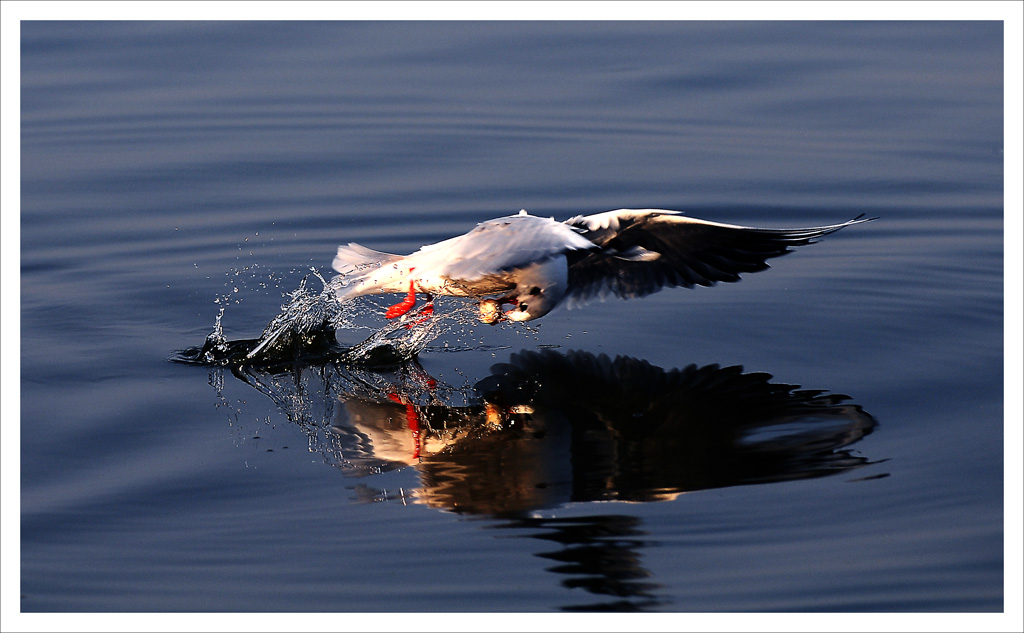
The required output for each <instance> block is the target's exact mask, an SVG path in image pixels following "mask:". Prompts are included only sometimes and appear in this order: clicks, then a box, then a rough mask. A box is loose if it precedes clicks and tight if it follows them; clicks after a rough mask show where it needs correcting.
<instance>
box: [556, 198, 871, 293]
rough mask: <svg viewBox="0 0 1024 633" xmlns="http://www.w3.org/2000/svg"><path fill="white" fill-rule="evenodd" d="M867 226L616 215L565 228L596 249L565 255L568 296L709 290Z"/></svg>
mask: <svg viewBox="0 0 1024 633" xmlns="http://www.w3.org/2000/svg"><path fill="white" fill-rule="evenodd" d="M871 219H874V218H869V219H861V218H860V217H857V218H854V219H853V220H850V221H848V222H843V223H842V224H832V225H829V226H817V227H809V228H800V229H763V228H753V227H745V226H735V225H731V224H719V223H717V222H708V221H705V220H698V219H696V218H688V217H686V216H683V215H680V214H679V212H677V211H665V210H661V209H620V210H618V211H609V212H606V213H599V214H596V215H589V216H577V217H575V218H571V219H569V220H566V224H567V225H569V226H571V227H574V228H575V229H576V230H578V231H579V232H580V235H581V236H582V237H586V238H588V239H590V240H591V241H593V242H594V243H595V244H597V245H598V246H599V247H600V248H599V249H593V250H588V251H579V252H575V253H571V254H569V295H570V296H571V297H572V298H573V299H575V300H577V301H580V300H587V299H590V298H592V297H595V296H603V295H606V294H609V293H611V294H615V295H618V296H620V297H625V298H632V297H642V296H644V295H649V294H651V293H654V292H657V291H658V290H661V289H662V288H664V287H666V286H667V287H673V286H685V287H687V288H692V287H693V286H712V285H714V284H715V283H718V282H720V281H721V282H732V281H739V279H740V273H749V272H756V271H759V270H764V269H766V268H768V264H767V263H766V260H767V259H770V258H772V257H778V256H780V255H785V254H786V253H788V252H790V247H793V246H803V245H804V244H809V243H811V242H813V241H814V240H815V239H816V238H819V237H821V236H823V235H828V234H829V233H833V232H835V231H838V230H839V229H842V228H843V227H846V226H850V225H851V224H859V223H861V222H867V221H869V220H871Z"/></svg>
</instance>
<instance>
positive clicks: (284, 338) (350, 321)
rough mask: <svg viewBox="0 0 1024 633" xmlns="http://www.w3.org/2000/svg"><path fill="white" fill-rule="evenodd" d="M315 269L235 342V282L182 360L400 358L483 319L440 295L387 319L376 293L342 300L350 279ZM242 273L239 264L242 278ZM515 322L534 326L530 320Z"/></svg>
mask: <svg viewBox="0 0 1024 633" xmlns="http://www.w3.org/2000/svg"><path fill="white" fill-rule="evenodd" d="M309 270H310V272H309V273H307V274H306V275H305V276H304V277H303V278H302V280H301V281H300V282H299V286H298V288H296V289H295V290H294V291H292V292H290V293H287V294H286V295H285V296H286V297H287V301H286V302H285V303H284V304H283V305H282V306H281V311H280V313H279V314H278V315H277V316H275V317H274V318H273V319H272V320H271V321H270V322H269V323H268V324H267V326H266V327H265V328H264V329H263V332H262V333H261V334H260V336H259V337H258V338H255V339H243V340H237V341H229V340H228V339H227V337H226V336H225V334H224V327H223V318H224V314H225V309H226V307H227V305H228V304H238V303H240V302H241V299H242V297H241V296H239V292H240V291H239V288H238V284H237V283H231V284H230V285H231V287H232V290H231V291H230V293H228V294H225V295H224V296H221V297H218V298H217V299H216V300H215V303H217V304H218V305H219V306H220V310H219V312H218V314H217V318H216V321H215V322H214V328H213V331H212V332H210V334H209V335H207V337H206V340H205V341H204V343H203V345H202V346H201V347H193V348H189V349H186V350H183V351H181V352H179V354H178V355H177V356H176V357H175V358H174V360H176V361H179V362H186V363H195V364H206V365H222V366H240V365H250V366H252V365H258V366H269V365H279V364H284V363H294V362H296V361H306V362H329V361H340V362H342V363H345V364H363V365H395V364H401V363H404V362H407V361H409V360H411V359H413V358H415V357H416V356H417V355H418V354H419V353H421V352H422V351H423V350H424V349H426V347H427V346H428V345H429V344H430V343H431V342H432V341H434V340H436V339H437V338H439V337H441V336H443V335H446V334H449V333H453V332H454V333H455V334H456V335H458V337H459V338H462V337H463V335H465V334H466V333H467V332H468V331H470V330H471V329H472V328H474V327H476V326H477V325H478V324H479V319H478V308H477V305H476V302H474V301H466V300H464V299H454V298H448V297H439V298H437V299H435V300H434V301H433V302H431V303H429V304H426V305H423V306H421V307H420V308H419V309H418V310H413V311H411V312H409V313H408V314H406V315H404V316H403V317H401V318H400V319H385V318H384V312H385V308H384V307H382V305H380V304H379V303H378V300H376V299H374V298H372V297H358V298H356V299H352V300H346V301H339V300H338V298H337V296H338V291H339V290H340V289H341V288H343V287H344V286H345V284H346V279H345V277H344V276H343V275H338V276H336V277H333V278H331V279H330V280H329V281H328V280H327V279H325V278H324V277H323V275H321V273H320V272H319V271H318V270H317V269H315V268H310V269H309ZM238 274H239V272H238V271H235V277H236V278H237V277H238ZM315 280H316V281H319V282H320V284H321V288H320V289H319V290H317V289H316V288H315V287H312V286H313V284H312V283H311V282H313V281H315ZM264 287H265V286H264ZM435 305H436V306H437V309H436V310H435V309H434V306H435ZM363 322H372V323H373V325H372V326H367V325H363V324H362V323H363ZM512 326H513V327H516V328H517V329H525V330H526V331H533V330H532V328H523V327H522V324H512ZM360 329H367V330H370V334H369V336H367V337H366V338H365V339H363V340H362V341H360V342H358V343H356V344H353V345H350V346H345V345H342V344H341V343H339V342H338V339H337V337H336V334H337V333H338V332H344V333H346V334H348V333H350V332H352V331H355V330H360Z"/></svg>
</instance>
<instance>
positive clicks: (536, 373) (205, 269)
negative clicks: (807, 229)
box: [5, 22, 1006, 612]
mask: <svg viewBox="0 0 1024 633" xmlns="http://www.w3.org/2000/svg"><path fill="white" fill-rule="evenodd" d="M21 37H22V60H21V71H22V77H21V89H22V101H21V125H22V128H21V161H22V163H21V169H22V172H21V173H22V179H21V186H22V194H21V195H22V197H21V203H22V207H21V297H20V299H21V358H20V361H21V610H22V611H23V612H73V611H84V612H151V611H171V612H176V611H188V612H195V611H199V612H204V611H260V612H264V611H266V612H270V611H284V612H307V611H310V612H323V611H329V612H441V611H455V612H465V611H473V612H493V611H503V612H504V611H508V612H536V611H541V612H545V611H581V610H582V611H591V610H615V611H669V612H705V611H706V612H745V611H769V612H788V611H813V612H838V611H844V612H846V611H848V612H929V611H942V612H947V611H949V612H952V611H956V612H961V611H969V612H998V611H1002V610H1003V608H1004V598H1005V597H1006V596H1004V593H1003V572H1004V551H1003V534H1004V528H1003V519H1004V509H1003V492H1004V488H1003V486H1004V482H1003V354H1004V341H1003V213H1004V209H1003V193H1002V192H1003V178H1004V175H1003V118H1002V117H1003V106H1002V100H1003V83H1002V77H1003V62H1002V50H1003V30H1002V25H1001V23H998V22H929V23H924V22H921V23H906V22H859V23H853V22H850V23H833V22H759V23H753V22H752V23H746V22H736V23H718V22H707V23H676V22H667V23H647V22H629V23H625V22H593V23H574V22H558V23H546V22H522V23H518V22H517V23H497V22H495V23H489V22H474V23H464V22H459V23H456V22H433V23H405V22H397V23H377V22H361V23H345V22H339V23H311V22H289V23H275V22H260V23H236V22H145V23H142V22H116V23H115V22H90V23H68V22H25V23H23V25H22V28H21ZM621 207H635V208H646V207H655V208H670V209H680V210H684V211H686V212H687V213H689V214H691V215H694V216H697V217H701V218H705V219H710V220H715V221H720V222H728V223H735V224H748V225H758V226H770V227H796V226H813V225H821V224H831V223H836V222H841V221H844V220H847V219H849V218H852V217H854V216H857V215H859V214H861V213H866V214H869V215H871V216H878V217H879V218H880V219H879V220H877V221H875V222H872V223H868V224H864V225H859V226H855V227H851V228H848V229H845V230H843V231H841V232H839V233H837V234H834V235H831V236H829V237H827V238H824V239H823V240H822V241H821V242H820V243H818V244H816V245H813V246H808V247H806V248H801V249H799V250H798V251H797V252H795V253H794V254H791V255H789V256H787V257H785V258H782V259H777V260H773V261H772V269H771V270H769V271H766V272H762V273H757V274H753V275H748V276H746V277H745V278H744V280H743V281H742V282H741V283H738V284H725V285H722V286H718V287H715V288H712V289H707V288H698V289H696V290H686V289H672V290H666V291H663V292H661V293H659V294H657V295H654V296H651V297H648V298H646V299H641V300H635V301H620V300H608V301H604V302H596V303H592V304H590V305H588V306H587V307H586V308H584V309H575V310H568V309H565V308H560V309H558V310H556V311H555V312H553V313H552V314H550V315H548V316H547V317H545V318H544V319H542V320H540V321H538V322H534V323H532V324H530V325H531V327H529V328H524V327H522V326H513V325H502V326H498V327H488V326H484V325H478V326H475V327H471V326H459V327H456V328H453V329H452V330H451V331H450V332H447V333H445V334H444V335H442V336H439V337H438V338H437V339H435V340H433V341H431V343H430V344H429V345H428V347H427V348H426V349H425V350H424V351H423V352H422V353H421V354H420V355H419V357H418V360H417V362H415V363H410V364H407V365H405V366H402V367H398V368H388V369H386V370H379V371H377V370H371V369H368V368H365V367H350V366H346V365H343V364H337V363H321V364H309V363H304V364H293V365H291V366H287V367H279V368H276V369H275V370H274V371H261V370H258V369H249V370H247V371H236V372H232V371H231V370H230V369H228V368H222V367H207V366H196V365H183V364H180V363H175V362H172V358H173V357H174V356H175V354H176V352H178V351H179V350H182V349H185V348H187V347H190V346H194V345H200V344H202V342H203V340H204V339H205V337H206V336H207V334H209V333H210V332H211V331H212V330H213V328H214V323H215V320H216V318H217V316H218V314H219V312H220V310H221V309H223V310H224V313H223V318H222V324H223V328H224V332H225V335H226V336H227V338H229V339H240V338H252V337H256V336H258V335H259V334H260V332H261V331H262V329H263V328H264V326H266V325H267V323H268V322H269V321H270V320H271V319H272V318H274V317H275V316H276V315H277V314H278V312H279V311H280V308H281V306H282V304H284V303H285V302H287V300H288V296H287V295H288V294H289V293H292V292H294V291H296V289H297V288H299V285H300V283H301V281H302V278H303V277H305V276H306V275H308V274H309V273H310V269H311V268H312V269H316V270H317V271H320V272H321V273H322V274H324V275H325V276H329V275H330V272H331V271H330V265H331V260H332V258H333V256H334V252H335V250H336V248H337V245H338V244H341V243H347V242H350V241H355V242H359V243H361V244H364V245H366V246H369V247H371V248H375V249H380V250H386V251H392V252H400V253H407V252H411V251H413V250H415V249H416V248H418V247H419V246H420V245H422V244H425V243H429V242H435V241H438V240H441V239H444V238H447V237H451V236H453V235H457V234H459V233H462V232H464V231H467V230H469V229H470V228H472V227H473V226H474V225H475V223H477V222H480V221H483V220H487V219H490V218H493V217H498V216H501V215H508V214H513V213H516V212H517V211H518V210H519V209H522V208H525V209H528V210H529V211H531V212H532V213H534V214H536V215H543V216H553V217H555V218H557V219H565V218H568V217H570V216H572V215H576V214H580V213H596V212H600V211H605V210H610V209H616V208H621ZM308 283H309V284H310V287H315V288H319V281H317V280H316V278H315V276H311V277H310V279H309V282H308ZM388 299H390V298H388ZM378 302H379V305H384V304H385V303H386V302H387V299H380V300H378ZM381 320H382V319H381ZM371 321H372V319H371ZM363 325H369V326H371V327H374V326H379V325H380V323H377V324H374V323H369V324H363ZM371 333H372V329H362V330H353V331H351V332H346V333H343V334H342V335H341V336H350V337H352V338H351V340H349V341H348V342H355V341H358V340H361V339H362V338H365V337H366V336H369V334H371ZM527 405H528V406H529V409H527V408H525V407H526V406H527ZM5 422H9V421H7V420H5ZM446 443H447V444H449V445H450V446H449V447H448V448H447V449H444V450H442V448H443V447H444V445H445V444H446Z"/></svg>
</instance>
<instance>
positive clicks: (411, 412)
mask: <svg viewBox="0 0 1024 633" xmlns="http://www.w3.org/2000/svg"><path fill="white" fill-rule="evenodd" d="M388 398H390V399H391V401H392V402H397V403H398V404H404V405H405V423H406V425H407V426H408V427H409V430H410V431H412V443H413V449H412V458H413V459H419V458H420V450H421V449H422V448H423V446H422V444H421V442H422V440H421V438H420V414H419V411H417V410H416V405H414V404H413V403H411V402H409V401H408V400H406V399H404V398H402V397H401V396H399V395H398V394H397V393H389V394H388Z"/></svg>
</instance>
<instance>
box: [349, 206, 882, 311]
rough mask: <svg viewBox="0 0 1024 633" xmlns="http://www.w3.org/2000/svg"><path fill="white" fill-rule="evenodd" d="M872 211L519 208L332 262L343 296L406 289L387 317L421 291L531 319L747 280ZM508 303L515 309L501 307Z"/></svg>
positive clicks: (359, 249)
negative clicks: (793, 222) (450, 232)
mask: <svg viewBox="0 0 1024 633" xmlns="http://www.w3.org/2000/svg"><path fill="white" fill-rule="evenodd" d="M871 219H874V218H868V219H861V218H860V217H858V218H855V219H853V220H850V221H848V222H844V223H842V224H832V225H828V226H818V227H810V228H801V229H763V228H752V227H744V226H735V225H731V224H719V223H717V222H708V221H706V220H698V219H696V218H688V217H686V216H684V215H681V214H680V213H679V212H678V211H666V210H660V209H619V210H618V211H608V212H605V213H598V214H595V215H588V216H576V217H574V218H571V219H569V220H566V221H565V222H556V221H555V220H553V219H549V218H539V217H535V216H532V215H529V214H528V213H526V211H520V212H519V215H514V216H510V217H506V218H499V219H496V220H489V221H487V222H483V223H481V224H478V225H477V226H476V228H474V229H473V230H472V231H470V232H469V233H466V234H465V235H460V236H458V237H454V238H451V239H448V240H445V241H443V242H438V243H436V244H430V245H427V246H424V247H422V248H421V249H419V250H418V251H416V252H415V253H413V254H411V255H407V256H401V255H391V254H388V253H382V252H379V251H374V250H370V249H368V248H365V247H363V246H360V245H358V244H354V243H350V244H348V245H347V246H341V247H339V248H338V254H337V257H335V259H334V264H333V265H334V269H335V270H337V271H338V272H340V273H342V275H343V281H344V286H343V287H341V288H339V290H338V298H339V299H340V300H343V301H344V300H346V299H351V298H353V297H358V296H362V295H370V294H385V293H407V296H406V298H405V300H403V301H402V302H401V303H399V304H397V305H395V306H392V307H391V308H390V309H389V310H388V311H387V317H388V318H395V317H398V316H401V315H403V314H405V313H406V312H408V311H409V310H411V309H412V308H413V306H414V305H415V304H416V294H417V293H422V294H425V295H427V296H428V298H429V297H430V296H431V295H435V294H436V295H451V296H458V297H475V298H479V299H481V303H480V319H481V321H483V322H485V323H495V322H497V321H499V320H501V319H503V318H507V319H510V320H513V321H529V320H531V319H537V318H540V317H542V316H544V315H545V314H547V313H548V312H550V311H551V309H552V308H554V307H555V306H556V305H558V304H559V303H561V302H562V301H564V300H567V299H569V300H575V301H583V300H587V299H590V298H592V297H594V296H604V295H607V294H614V295H617V296H619V297H623V298H632V297H642V296H645V295H649V294H651V293H654V292H657V291H658V290H661V289H662V288H664V287H666V286H667V287H675V286H684V287H687V288H692V287H693V286H695V285H696V286H711V285H714V284H715V283H717V282H720V281H726V282H732V281H739V279H740V273H747V272H756V271H759V270H764V269H766V268H768V265H767V264H766V263H765V260H767V259H769V258H772V257H778V256H780V255H784V254H786V253H788V252H790V250H789V248H790V247H792V246H803V245H805V244H809V243H811V242H812V241H813V240H814V239H815V238H819V237H821V236H823V235H827V234H829V233H833V232H835V231H838V230H839V229H842V228H844V227H847V226H850V225H853V224H859V223H861V222H868V221H870V220H871ZM505 304H510V305H511V306H512V308H511V309H509V310H507V311H505V312H502V306H503V305H505ZM428 305H429V304H428ZM426 309H427V310H428V311H429V310H430V308H426Z"/></svg>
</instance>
